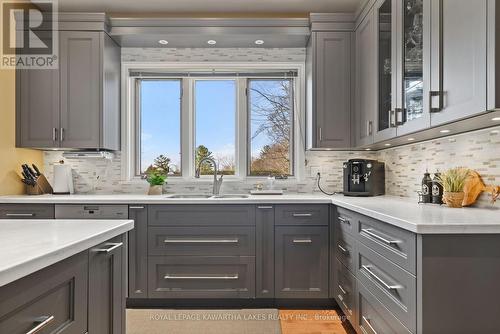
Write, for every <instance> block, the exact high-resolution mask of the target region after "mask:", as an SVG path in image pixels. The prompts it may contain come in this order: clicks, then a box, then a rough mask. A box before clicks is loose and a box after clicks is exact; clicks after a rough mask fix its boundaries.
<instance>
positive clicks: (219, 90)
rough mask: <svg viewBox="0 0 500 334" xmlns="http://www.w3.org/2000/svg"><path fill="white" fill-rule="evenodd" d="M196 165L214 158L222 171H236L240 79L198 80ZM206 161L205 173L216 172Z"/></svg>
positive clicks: (228, 173)
mask: <svg viewBox="0 0 500 334" xmlns="http://www.w3.org/2000/svg"><path fill="white" fill-rule="evenodd" d="M194 92H195V97H194V99H195V119H196V127H195V138H196V140H195V141H196V146H195V147H196V149H195V168H197V167H198V165H199V162H200V161H201V159H203V158H205V157H209V158H212V159H214V160H215V161H216V163H217V169H218V172H219V173H220V174H225V175H234V174H235V173H236V162H235V158H236V154H235V149H236V145H235V142H236V80H196V81H195V88H194ZM213 171H214V169H213V166H212V165H211V164H210V162H205V163H203V165H202V166H201V168H200V174H201V175H213Z"/></svg>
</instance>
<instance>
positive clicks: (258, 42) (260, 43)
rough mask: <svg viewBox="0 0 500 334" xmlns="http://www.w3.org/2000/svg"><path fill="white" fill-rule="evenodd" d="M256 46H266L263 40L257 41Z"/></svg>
mask: <svg viewBox="0 0 500 334" xmlns="http://www.w3.org/2000/svg"><path fill="white" fill-rule="evenodd" d="M255 44H257V45H262V44H264V41H263V40H261V39H258V40H256V41H255Z"/></svg>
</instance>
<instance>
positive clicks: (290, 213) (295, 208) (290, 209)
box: [275, 204, 328, 225]
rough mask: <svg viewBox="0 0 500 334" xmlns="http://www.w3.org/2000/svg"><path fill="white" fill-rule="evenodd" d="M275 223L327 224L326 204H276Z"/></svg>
mask: <svg viewBox="0 0 500 334" xmlns="http://www.w3.org/2000/svg"><path fill="white" fill-rule="evenodd" d="M275 224H276V225H328V205H321V204H319V205H277V206H276V210H275Z"/></svg>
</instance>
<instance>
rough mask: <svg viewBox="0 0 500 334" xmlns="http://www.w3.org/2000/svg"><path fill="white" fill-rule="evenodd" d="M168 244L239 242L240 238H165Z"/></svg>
mask: <svg viewBox="0 0 500 334" xmlns="http://www.w3.org/2000/svg"><path fill="white" fill-rule="evenodd" d="M163 242H164V243H166V244H237V243H238V242H240V240H239V239H165V240H163Z"/></svg>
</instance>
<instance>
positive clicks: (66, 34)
mask: <svg viewBox="0 0 500 334" xmlns="http://www.w3.org/2000/svg"><path fill="white" fill-rule="evenodd" d="M101 34H104V33H100V32H95V31H62V32H61V34H60V37H61V38H60V43H61V45H60V57H61V62H60V73H61V127H60V131H61V133H60V140H61V145H62V146H63V147H70V148H71V147H76V148H96V147H99V146H100V145H99V144H100V132H101V131H100V126H99V125H100V114H101V108H100V104H101V103H100V100H101V93H102V92H101V91H100V89H98V87H99V86H100V84H99V83H100V81H101V80H100V73H101V71H100V66H101V65H100V63H101V62H100V58H101V57H100V49H101V45H100V44H101Z"/></svg>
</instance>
